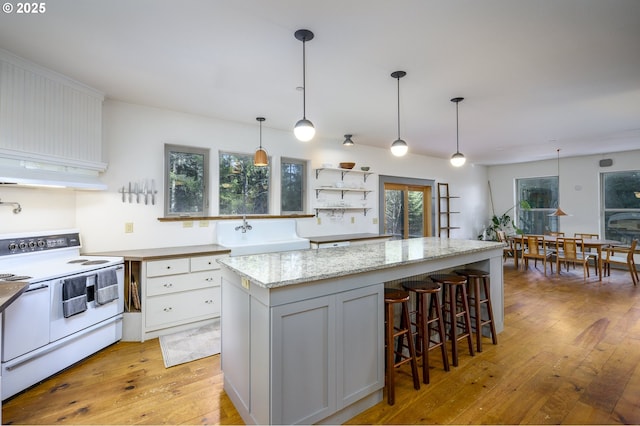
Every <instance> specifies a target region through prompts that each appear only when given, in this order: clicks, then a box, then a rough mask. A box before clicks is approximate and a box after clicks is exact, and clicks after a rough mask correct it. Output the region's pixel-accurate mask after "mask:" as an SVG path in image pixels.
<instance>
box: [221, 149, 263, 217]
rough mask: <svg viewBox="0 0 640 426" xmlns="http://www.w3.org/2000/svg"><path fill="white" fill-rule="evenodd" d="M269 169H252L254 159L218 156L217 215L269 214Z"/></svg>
mask: <svg viewBox="0 0 640 426" xmlns="http://www.w3.org/2000/svg"><path fill="white" fill-rule="evenodd" d="M270 171H271V168H270V166H254V165H253V155H250V154H238V153H230V152H221V153H220V214H221V215H244V214H249V215H250V214H254V215H255V214H269V196H270V194H269V192H270V174H271V173H270Z"/></svg>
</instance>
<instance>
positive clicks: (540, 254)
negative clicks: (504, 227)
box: [522, 235, 554, 275]
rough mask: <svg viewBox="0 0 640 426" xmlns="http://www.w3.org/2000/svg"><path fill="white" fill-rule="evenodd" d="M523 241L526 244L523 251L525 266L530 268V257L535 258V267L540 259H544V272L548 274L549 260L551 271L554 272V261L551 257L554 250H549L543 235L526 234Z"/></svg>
mask: <svg viewBox="0 0 640 426" xmlns="http://www.w3.org/2000/svg"><path fill="white" fill-rule="evenodd" d="M523 242H524V244H525V245H526V247H525V248H524V250H523V251H522V260H523V262H524V268H525V269H529V259H533V260H534V267H537V266H538V260H542V266H543V267H544V274H545V275H547V262H549V266H550V268H551V273H553V262H552V261H551V257H552V256H553V254H554V252H553V250H549V248H548V247H547V245H546V244H545V242H544V238H543V237H542V235H526V236H524V237H523Z"/></svg>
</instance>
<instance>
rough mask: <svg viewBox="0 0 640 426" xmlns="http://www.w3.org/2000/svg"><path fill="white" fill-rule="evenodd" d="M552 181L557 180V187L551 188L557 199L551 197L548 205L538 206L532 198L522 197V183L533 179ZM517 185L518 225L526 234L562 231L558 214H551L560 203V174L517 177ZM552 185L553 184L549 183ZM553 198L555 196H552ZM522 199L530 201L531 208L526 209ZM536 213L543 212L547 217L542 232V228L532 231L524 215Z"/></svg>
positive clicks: (516, 206)
mask: <svg viewBox="0 0 640 426" xmlns="http://www.w3.org/2000/svg"><path fill="white" fill-rule="evenodd" d="M543 180H547V181H552V180H555V187H553V188H551V191H552V194H551V195H552V196H553V195H555V200H553V199H551V202H550V205H549V206H548V207H537V206H538V205H539V204H538V203H535V202H532V200H527V199H523V198H522V197H521V193H522V191H521V186H520V184H521V183H523V182H532V181H543ZM515 186H516V188H515V189H516V204H515V208H516V225H517V227H518V228H520V229H522V231H523V232H524V234H544V233H545V232H549V231H551V232H558V231H560V221H559V220H558V217H557V216H549V215H550V214H551V213H553V212H554V211H555V210H556V209H557V208H558V205H559V204H560V179H559V177H558V176H532V177H526V178H516V182H515ZM549 186H551V185H549ZM552 198H553V197H552ZM522 201H527V202H528V203H529V206H530V208H527V209H524V208H523V207H521V206H522V204H521V203H522ZM536 214H538V215H539V214H542V215H543V216H542V217H544V218H545V223H544V224H543V226H542V232H540V229H536V230H535V231H534V232H531V229H530V228H529V227H528V225H527V224H526V221H525V219H524V218H523V217H524V216H532V215H536ZM536 228H539V227H536Z"/></svg>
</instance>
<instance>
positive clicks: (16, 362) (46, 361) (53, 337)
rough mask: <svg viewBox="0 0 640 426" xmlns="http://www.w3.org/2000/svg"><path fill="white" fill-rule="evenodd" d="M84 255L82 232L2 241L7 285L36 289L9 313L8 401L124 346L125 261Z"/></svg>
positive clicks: (1, 266) (5, 326)
mask: <svg viewBox="0 0 640 426" xmlns="http://www.w3.org/2000/svg"><path fill="white" fill-rule="evenodd" d="M81 248H82V245H81V241H80V233H79V231H78V230H75V229H71V230H57V231H43V232H30V233H21V234H0V285H1V283H2V281H23V282H28V283H29V287H28V288H27V290H26V291H25V292H24V293H23V294H22V295H21V296H20V297H19V298H18V299H17V300H16V301H15V302H14V303H12V304H11V305H10V306H9V307H8V308H7V309H6V310H5V311H4V313H3V318H2V320H3V321H2V370H1V371H2V373H1V374H2V399H3V400H4V399H7V398H9V397H11V396H13V395H15V394H17V393H18V392H21V391H22V390H24V389H26V388H28V387H30V386H32V385H34V384H36V383H38V382H40V381H42V380H44V379H46V378H47V377H49V376H51V375H53V374H55V373H57V372H59V371H61V370H63V369H65V368H66V367H68V366H70V365H72V364H74V363H76V362H78V361H80V360H82V359H84V358H86V357H87V356H89V355H91V354H93V353H95V352H97V351H99V350H100V349H102V348H104V347H106V346H109V345H111V344H112V343H115V342H117V341H118V340H120V339H121V338H122V317H123V311H124V294H123V293H124V261H123V258H122V257H111V256H84V255H81V254H80V249H81Z"/></svg>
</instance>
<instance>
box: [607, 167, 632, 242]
mask: <svg viewBox="0 0 640 426" xmlns="http://www.w3.org/2000/svg"><path fill="white" fill-rule="evenodd" d="M629 173H631V174H639V175H640V170H618V171H611V172H601V173H600V200H601V205H600V220H601V235H602V236H603V238H605V239H611V240H616V241H621V242H622V243H623V244H631V241H632V240H633V239H634V238H636V239H638V238H640V228H638V231H637V233H636V231H635V230H631V229H626V230H625V229H623V230H622V231H618V232H613V231H611V230H610V229H609V221H611V216H613V215H616V214H622V215H631V216H630V217H627V218H626V220H634V221H635V220H640V197H638V196H637V195H635V198H632V200H633V201H635V200H636V199H638V207H619V206H617V207H607V201H608V200H607V188H606V186H607V185H606V183H605V180H606V179H607V177H616V176H617V177H621V176H623V175H625V174H629ZM624 180H625V182H629V181H630V180H629V179H628V178H625V179H624ZM630 188H631V189H630V191H633V192H634V193H635V192H636V191H634V189H635V186H633V184H631V185H630ZM638 189H640V186H639V187H638ZM638 192H640V191H638ZM608 213H612V215H611V216H608ZM625 231H626V232H625Z"/></svg>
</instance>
